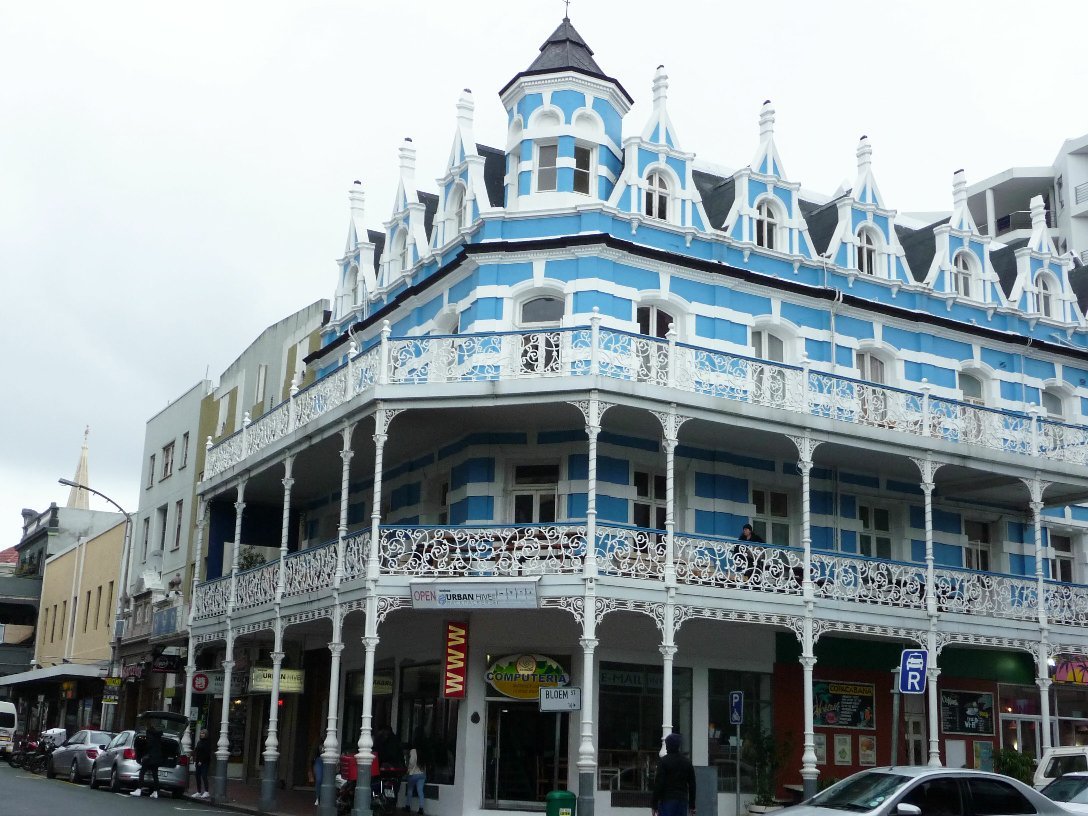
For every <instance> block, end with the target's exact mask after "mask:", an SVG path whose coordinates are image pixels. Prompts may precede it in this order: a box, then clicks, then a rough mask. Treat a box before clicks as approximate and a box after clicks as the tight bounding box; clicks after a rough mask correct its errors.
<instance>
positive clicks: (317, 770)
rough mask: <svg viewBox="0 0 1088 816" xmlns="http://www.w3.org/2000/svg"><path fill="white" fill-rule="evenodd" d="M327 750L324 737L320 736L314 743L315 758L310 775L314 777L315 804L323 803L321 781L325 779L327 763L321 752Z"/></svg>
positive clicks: (311, 764)
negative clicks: (323, 759)
mask: <svg viewBox="0 0 1088 816" xmlns="http://www.w3.org/2000/svg"><path fill="white" fill-rule="evenodd" d="M324 750H325V741H324V739H321V738H319V739H318V740H317V742H316V743H314V750H313V752H312V754H313V760H312V762H311V763H310V769H311V770H310V776H311V777H313V783H314V804H315V805H320V804H321V783H322V782H324V781H325V763H324V762H323V761H322V759H321V754H322V753H323V752H324Z"/></svg>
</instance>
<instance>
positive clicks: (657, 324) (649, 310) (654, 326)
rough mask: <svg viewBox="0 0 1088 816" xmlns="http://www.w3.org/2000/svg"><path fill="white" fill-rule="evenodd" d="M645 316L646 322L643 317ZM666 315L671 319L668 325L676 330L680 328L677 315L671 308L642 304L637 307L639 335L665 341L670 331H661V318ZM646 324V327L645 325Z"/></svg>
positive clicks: (636, 317) (636, 315)
mask: <svg viewBox="0 0 1088 816" xmlns="http://www.w3.org/2000/svg"><path fill="white" fill-rule="evenodd" d="M644 315H645V318H646V319H645V321H643V316H644ZM662 315H664V316H665V317H667V318H669V321H668V323H667V324H666V325H671V326H673V327H674V328H675V327H677V326H678V322H679V321H677V319H676V313H675V312H673V311H672V308H671V307H668V308H666V307H665V306H661V305H658V304H656V303H640V304H638V305H636V306H635V322H636V323H637V324H638V333H639V334H641V335H644V336H646V337H656V338H658V339H659V340H664V339H666V338H667V337H668V329H666V330H665V331H664V332H662V331H661V317H662ZM644 324H645V325H644Z"/></svg>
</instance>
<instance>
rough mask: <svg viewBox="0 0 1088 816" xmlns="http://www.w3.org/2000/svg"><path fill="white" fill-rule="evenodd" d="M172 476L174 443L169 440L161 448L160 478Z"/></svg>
mask: <svg viewBox="0 0 1088 816" xmlns="http://www.w3.org/2000/svg"><path fill="white" fill-rule="evenodd" d="M173 475H174V442H173V441H172V440H171V441H170V442H168V443H167V444H165V445H163V446H162V478H164V479H169V478H170V477H171V476H173Z"/></svg>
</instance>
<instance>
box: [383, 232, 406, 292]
mask: <svg viewBox="0 0 1088 816" xmlns="http://www.w3.org/2000/svg"><path fill="white" fill-rule="evenodd" d="M387 268H388V272H389V280H388V282H389V283H392V282H393V278H394V276H396V275H399V274H400V273H401V272H403V271H404V270H405V269H407V268H408V227H407V225H402V226H400V227H398V228H397V230H396V231H395V232H394V233H393V241H392V243H391V244H390V246H389V264H388V267H387Z"/></svg>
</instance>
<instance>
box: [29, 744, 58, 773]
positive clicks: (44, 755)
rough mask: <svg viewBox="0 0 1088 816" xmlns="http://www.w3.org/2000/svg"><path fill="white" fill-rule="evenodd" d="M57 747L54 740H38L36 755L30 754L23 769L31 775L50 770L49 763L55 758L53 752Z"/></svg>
mask: <svg viewBox="0 0 1088 816" xmlns="http://www.w3.org/2000/svg"><path fill="white" fill-rule="evenodd" d="M55 750H57V745H56V743H55V742H53V740H52V739H50V738H48V737H43V738H41V739H39V740H38V747H37V748H35V750H34V753H32V754H28V755H27V759H26V762H25V763H24V764H23V767H24V768H26V770H28V771H30V772H31V773H35V774H40V773H45V772H46V771H48V770H49V763H50V761H51V760H52V758H53V752H54V751H55Z"/></svg>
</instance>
